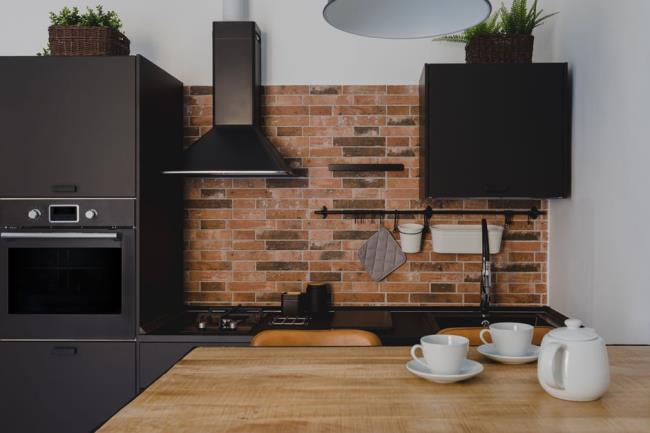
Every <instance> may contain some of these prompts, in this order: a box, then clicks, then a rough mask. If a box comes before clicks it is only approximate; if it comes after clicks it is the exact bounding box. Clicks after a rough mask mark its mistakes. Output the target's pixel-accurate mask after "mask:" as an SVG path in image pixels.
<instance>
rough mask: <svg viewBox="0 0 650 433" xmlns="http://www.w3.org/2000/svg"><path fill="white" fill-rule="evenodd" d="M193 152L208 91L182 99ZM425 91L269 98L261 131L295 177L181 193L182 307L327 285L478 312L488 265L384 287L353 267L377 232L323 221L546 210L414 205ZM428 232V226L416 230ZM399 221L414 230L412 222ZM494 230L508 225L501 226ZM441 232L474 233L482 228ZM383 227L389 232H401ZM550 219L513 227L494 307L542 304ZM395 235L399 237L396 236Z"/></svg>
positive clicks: (317, 90)
mask: <svg viewBox="0 0 650 433" xmlns="http://www.w3.org/2000/svg"><path fill="white" fill-rule="evenodd" d="M185 92H186V96H185V99H186V112H185V113H186V117H185V125H186V128H185V141H186V143H185V144H186V145H189V144H191V143H192V142H194V141H195V140H196V139H197V138H198V137H199V136H200V135H202V134H204V133H205V132H207V131H208V130H209V129H210V127H211V122H212V116H211V114H212V111H211V110H212V106H211V104H212V96H211V92H212V89H211V88H210V87H205V86H193V87H187V88H186V89H185ZM417 92H418V87H417V86H392V85H388V86H386V85H370V86H301V85H297V86H270V87H266V88H265V89H264V93H265V94H264V97H263V104H264V107H263V114H264V124H265V127H264V129H265V132H266V134H267V136H268V137H269V138H270V139H271V141H272V142H273V143H274V144H275V145H276V146H277V147H278V148H279V150H280V152H281V153H282V154H283V155H284V156H285V157H286V159H287V160H288V161H290V162H291V165H292V167H294V168H295V169H296V172H297V173H298V174H299V175H300V177H297V178H292V179H210V178H190V179H187V180H186V188H185V189H186V192H185V214H186V220H185V261H186V262H185V270H186V273H185V299H186V303H188V304H233V303H234V304H238V303H243V304H258V305H262V304H265V305H266V304H273V305H277V304H278V303H279V297H280V293H282V292H284V291H292V290H301V289H304V287H305V284H306V282H307V281H319V282H329V283H330V284H331V285H332V287H333V288H334V302H335V303H336V304H338V305H423V304H427V305H432V304H455V305H467V304H478V302H479V284H478V276H479V271H480V256H479V255H467V254H436V253H433V252H432V251H431V235H430V234H427V236H426V241H425V243H424V245H423V249H422V252H420V253H418V254H408V255H407V257H408V259H407V262H406V263H405V264H404V265H403V266H402V267H401V268H399V269H398V270H397V271H395V272H394V273H393V274H391V275H390V276H388V278H386V279H385V280H384V281H382V282H380V283H376V282H373V281H372V280H371V279H370V278H369V276H368V275H367V274H366V272H365V271H364V270H363V268H362V266H361V264H360V263H359V261H358V259H357V250H358V248H359V247H360V246H361V244H362V243H363V242H364V240H366V239H367V238H368V237H370V236H371V235H372V234H373V233H374V232H375V231H376V229H377V227H378V222H372V221H368V220H366V221H364V222H355V221H354V220H353V219H349V218H341V217H340V216H329V217H328V218H327V219H322V218H321V217H320V216H318V215H315V214H314V211H315V210H318V209H319V208H321V207H322V206H323V205H325V206H327V207H329V208H332V209H336V208H341V209H350V208H352V209H353V208H359V209H362V208H365V209H383V208H385V209H421V208H423V207H424V206H426V205H427V204H430V205H432V206H433V207H435V208H449V209H456V208H462V209H502V208H523V209H527V208H529V207H530V206H531V205H535V206H538V207H540V208H542V209H545V208H547V207H548V203H547V201H545V200H541V201H539V200H476V199H465V200H435V201H427V202H423V201H420V200H419V198H418V126H417V125H418V96H417ZM331 163H403V164H404V165H405V167H406V169H405V170H404V171H403V172H388V173H383V172H367V173H342V172H336V173H333V172H330V171H329V170H328V168H327V166H328V164H331ZM417 220H418V222H421V218H419V219H417ZM401 221H406V220H405V219H404V218H402V219H401ZM490 221H491V222H494V223H498V224H502V223H503V218H499V217H495V218H492V219H491V220H490ZM432 222H434V223H479V222H480V217H475V216H452V217H450V216H443V217H434V219H433V220H432ZM384 225H385V226H386V227H388V228H389V229H391V230H392V225H393V221H392V219H391V218H387V219H386V220H385V221H384ZM547 229H548V227H547V218H546V217H541V218H540V219H538V220H536V221H532V222H531V223H529V222H528V221H527V218H526V217H516V218H515V221H514V223H513V224H512V225H511V226H510V227H508V228H507V230H506V231H505V232H504V241H503V243H502V250H501V253H499V254H498V255H496V256H494V257H493V263H494V271H495V281H496V286H495V288H494V292H495V293H496V295H495V298H496V299H495V300H496V303H499V304H534V305H539V304H545V303H546V281H547V264H546V263H547V250H548V231H547ZM396 236H399V235H398V234H396Z"/></svg>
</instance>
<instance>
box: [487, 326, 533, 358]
mask: <svg viewBox="0 0 650 433" xmlns="http://www.w3.org/2000/svg"><path fill="white" fill-rule="evenodd" d="M488 332H489V333H490V336H491V337H492V342H493V343H494V346H495V348H496V350H497V353H498V354H499V355H504V356H524V355H525V354H526V353H528V350H529V349H530V345H531V343H532V341H533V327H532V326H531V325H528V324H526V323H515V322H501V323H493V324H491V325H490V329H489V330H488V329H482V330H481V333H480V334H479V336H480V337H481V341H482V342H483V343H485V344H490V343H489V342H488V341H487V340H486V339H485V334H487V333H488Z"/></svg>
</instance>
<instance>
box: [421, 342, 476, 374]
mask: <svg viewBox="0 0 650 433" xmlns="http://www.w3.org/2000/svg"><path fill="white" fill-rule="evenodd" d="M468 348H469V340H468V339H467V338H465V337H461V336H459V335H427V336H425V337H422V338H420V344H416V345H415V346H413V347H411V357H412V358H413V359H414V360H415V361H417V362H419V363H420V364H422V365H423V366H425V367H426V368H428V369H429V370H430V371H431V372H432V373H435V374H458V373H459V372H460V369H461V367H462V365H463V361H464V360H465V358H467V350H468ZM418 349H420V350H422V355H423V356H424V362H422V360H421V359H420V358H418V357H417V356H416V352H417V350H418Z"/></svg>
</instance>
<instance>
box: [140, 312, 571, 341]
mask: <svg viewBox="0 0 650 433" xmlns="http://www.w3.org/2000/svg"><path fill="white" fill-rule="evenodd" d="M197 311H207V308H206V309H205V310H203V309H200V308H197V309H192V310H190V311H188V312H185V313H183V314H185V315H189V314H196V312H197ZM263 313H264V314H265V315H266V319H264V320H262V321H261V323H260V324H259V325H258V326H255V327H253V328H252V329H251V330H250V331H248V332H245V333H242V332H239V333H234V332H231V333H228V332H220V333H207V332H196V333H187V331H186V330H184V328H183V324H184V323H187V316H185V319H183V315H180V316H178V317H177V318H175V319H172V320H168V321H165V322H163V323H162V324H160V325H159V326H157V327H156V328H155V329H154V330H152V331H150V332H149V333H146V334H140V335H138V340H139V341H142V342H188V343H189V342H191V343H197V344H198V345H200V344H202V343H205V344H219V345H233V346H239V345H248V344H249V342H250V340H251V339H252V338H253V336H254V335H255V334H257V333H258V332H260V331H262V330H265V329H330V328H357V329H367V330H369V331H372V332H374V333H376V334H377V335H378V336H379V337H380V338H381V340H382V342H383V344H384V345H388V346H403V345H411V344H415V343H417V342H418V341H419V339H420V337H421V336H423V335H428V334H435V333H436V332H438V331H439V330H440V329H443V328H450V327H457V326H480V324H481V320H480V313H479V311H478V309H477V308H472V307H427V308H423V307H363V308H362V307H336V308H334V310H333V312H332V316H330V318H329V319H328V320H326V321H324V322H323V321H320V322H313V323H312V324H310V325H309V326H306V327H292V328H281V327H272V326H270V324H269V322H270V317H272V316H273V315H279V313H280V311H279V310H278V309H272V308H270V309H263ZM381 313H383V315H385V316H388V323H386V320H385V319H382V314H381ZM492 315H493V320H492V321H493V322H494V321H520V322H525V323H530V324H532V325H542V326H544V325H545V326H561V325H562V322H563V321H564V319H565V318H566V317H565V316H563V315H562V314H560V313H558V312H557V311H555V310H553V309H551V308H549V307H495V308H494V309H493V311H492Z"/></svg>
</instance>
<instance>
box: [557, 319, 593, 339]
mask: <svg viewBox="0 0 650 433" xmlns="http://www.w3.org/2000/svg"><path fill="white" fill-rule="evenodd" d="M564 324H565V325H566V328H557V329H554V330H552V331H551V332H549V335H550V336H552V337H555V338H557V339H559V340H565V341H589V340H594V339H596V338H598V334H597V333H596V331H594V329H593V328H581V326H582V321H581V320H578V319H567V320H565V321H564Z"/></svg>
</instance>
